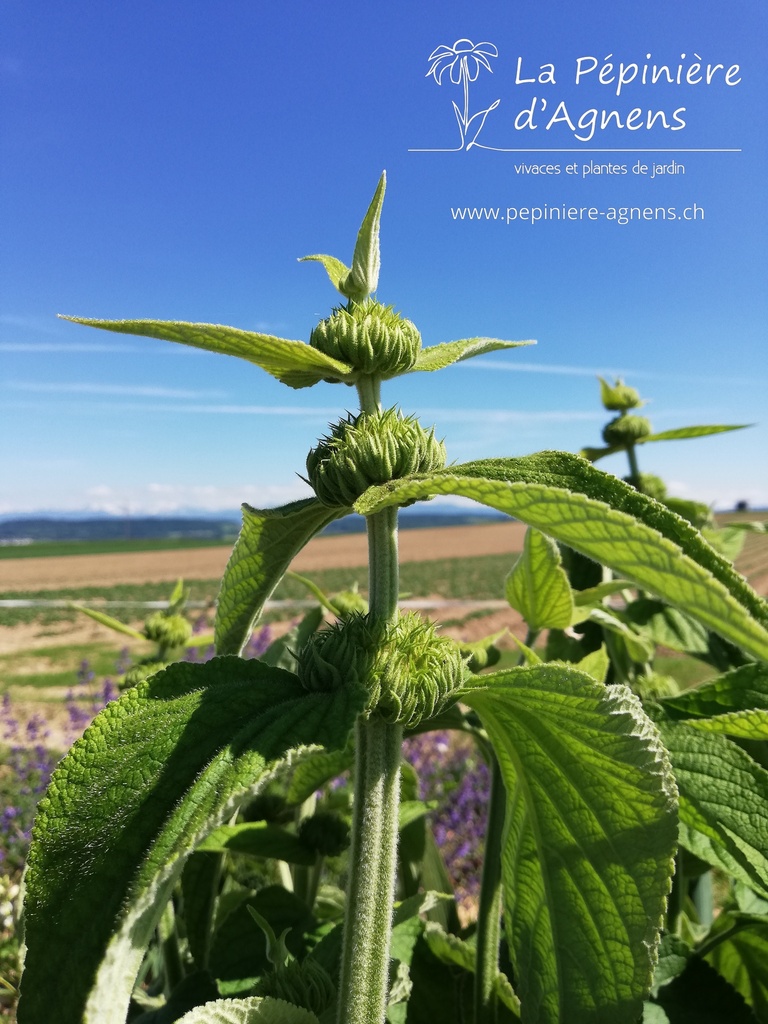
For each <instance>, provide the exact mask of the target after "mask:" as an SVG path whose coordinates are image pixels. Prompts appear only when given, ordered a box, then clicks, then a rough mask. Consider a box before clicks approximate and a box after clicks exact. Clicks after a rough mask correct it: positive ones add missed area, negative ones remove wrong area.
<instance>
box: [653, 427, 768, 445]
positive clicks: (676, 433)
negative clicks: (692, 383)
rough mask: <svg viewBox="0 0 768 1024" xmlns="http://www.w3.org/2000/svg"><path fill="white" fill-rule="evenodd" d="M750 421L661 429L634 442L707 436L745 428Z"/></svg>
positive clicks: (681, 439)
mask: <svg viewBox="0 0 768 1024" xmlns="http://www.w3.org/2000/svg"><path fill="white" fill-rule="evenodd" d="M751 426H752V424H751V423H734V424H729V425H727V426H726V425H721V424H718V425H717V426H714V425H713V426H702V427H677V428H675V429H674V430H662V431H661V432H660V433H658V434H648V435H647V436H646V437H639V438H638V439H637V441H636V442H635V443H636V444H648V442H649V441H685V440H686V439H687V438H689V437H708V436H709V435H710V434H724V433H725V432H726V431H728V430H746V428H747V427H751Z"/></svg>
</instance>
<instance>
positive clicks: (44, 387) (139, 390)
mask: <svg viewBox="0 0 768 1024" xmlns="http://www.w3.org/2000/svg"><path fill="white" fill-rule="evenodd" d="M4 386H5V387H7V388H8V389H9V390H11V391H29V392H35V393H44V394H62V395H66V394H78V395H126V396H129V397H135V398H141V397H146V398H223V397H226V391H197V390H189V389H184V388H163V387H157V386H155V385H141V384H90V383H66V384H65V383H38V382H37V381H8V383H7V384H5V385H4Z"/></svg>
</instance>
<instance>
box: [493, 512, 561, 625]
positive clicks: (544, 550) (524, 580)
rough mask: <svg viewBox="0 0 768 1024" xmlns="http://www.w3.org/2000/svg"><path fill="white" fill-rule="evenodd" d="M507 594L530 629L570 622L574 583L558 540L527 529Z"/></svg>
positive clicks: (511, 603) (513, 606)
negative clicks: (564, 562) (567, 571)
mask: <svg viewBox="0 0 768 1024" xmlns="http://www.w3.org/2000/svg"><path fill="white" fill-rule="evenodd" d="M506 596H507V601H509V603H510V605H511V606H512V608H514V609H515V611H518V612H520V614H521V615H522V616H523V618H524V619H525V621H526V622H527V624H528V626H529V628H530V629H533V630H537V631H538V630H541V629H565V628H566V627H567V626H570V624H571V622H572V620H573V595H572V593H571V585H570V583H569V582H568V576H567V575H566V572H565V570H564V569H563V564H562V558H561V557H560V551H559V549H558V547H557V544H555V542H554V541H553V540H551V538H549V537H547V536H546V534H543V533H541V532H540V531H539V530H531V529H528V530H526V532H525V540H524V541H523V550H522V553H521V555H520V557H519V558H518V559H517V561H516V562H515V564H514V566H513V567H512V571H511V572H510V574H509V576H507V584H506Z"/></svg>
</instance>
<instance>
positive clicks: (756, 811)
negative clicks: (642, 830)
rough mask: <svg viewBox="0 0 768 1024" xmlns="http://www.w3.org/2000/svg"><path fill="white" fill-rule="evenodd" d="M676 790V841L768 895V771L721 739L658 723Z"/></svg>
mask: <svg viewBox="0 0 768 1024" xmlns="http://www.w3.org/2000/svg"><path fill="white" fill-rule="evenodd" d="M660 728H661V735H662V738H663V740H664V743H665V745H666V747H667V750H668V751H669V756H670V758H671V760H672V765H673V767H674V770H675V778H676V779H677V785H678V788H679V790H680V842H681V843H682V844H683V845H684V846H685V847H686V848H687V849H689V850H690V851H691V852H692V853H695V854H696V856H697V857H699V858H701V860H704V861H706V862H707V863H708V864H712V865H713V866H715V867H719V868H722V869H723V870H724V871H726V872H727V873H728V874H731V875H733V876H734V877H735V878H737V879H739V880H740V881H742V882H745V883H746V884H747V885H748V886H750V887H751V888H752V889H754V890H755V891H756V892H758V893H759V894H760V895H761V896H764V897H765V896H766V895H768V771H766V770H765V769H764V768H762V767H761V766H760V765H759V764H757V763H756V762H755V761H753V760H752V758H751V757H750V756H749V754H747V753H746V752H745V751H744V750H742V749H741V747H739V746H737V745H736V744H735V743H733V742H731V740H729V739H726V738H725V737H724V736H718V735H714V734H712V733H704V732H702V731H701V730H699V729H693V728H691V727H690V726H689V725H687V724H686V723H677V722H674V723H673V722H663V723H661V726H660Z"/></svg>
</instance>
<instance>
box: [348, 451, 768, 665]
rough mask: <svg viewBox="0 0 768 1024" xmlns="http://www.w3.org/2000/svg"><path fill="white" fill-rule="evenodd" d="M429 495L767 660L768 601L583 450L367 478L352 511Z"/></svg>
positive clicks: (681, 524) (676, 520)
mask: <svg viewBox="0 0 768 1024" xmlns="http://www.w3.org/2000/svg"><path fill="white" fill-rule="evenodd" d="M436 494H458V495H462V496H464V497H467V498H473V499H474V500H475V501H478V502H480V503H481V504H483V505H489V506H490V507H491V508H495V509H498V510H499V511H501V512H506V513H507V514H508V515H511V516H515V517H517V518H518V519H521V520H522V521H523V522H524V523H527V524H528V525H529V526H534V527H536V529H538V530H541V531H542V532H543V533H546V534H548V535H549V536H550V537H554V538H555V539H556V540H559V541H562V542H563V543H565V544H568V545H569V546H570V547H572V548H575V549H576V550H577V551H579V552H581V553H582V554H584V555H586V556H587V557H588V558H592V559H594V560H595V561H598V562H601V563H603V564H604V565H607V566H610V567H611V568H612V569H614V570H615V571H616V572H618V573H620V574H621V575H623V576H626V577H627V578H628V579H630V580H633V582H634V583H636V584H637V585H639V586H641V587H643V588H644V589H646V590H648V591H650V592H652V593H654V594H656V595H657V596H659V597H661V598H663V599H664V600H666V601H669V602H670V604H674V605H676V606H677V607H679V608H681V609H682V610H683V611H686V612H688V614H690V615H692V616H693V617H694V618H696V619H698V621H700V622H703V623H704V624H705V625H706V626H708V627H709V628H710V629H712V630H714V631H715V632H716V633H719V634H720V635H721V636H724V637H725V638H726V639H729V640H732V641H733V642H734V643H736V644H738V645H740V646H741V647H742V648H743V649H744V650H745V651H748V652H749V653H751V654H753V655H754V656H755V657H757V658H762V659H764V660H768V629H767V628H766V626H768V604H766V602H765V601H764V600H763V599H762V598H760V597H758V595H757V594H755V592H754V591H753V590H751V589H750V587H749V586H748V585H747V583H746V581H745V580H744V579H743V577H742V576H740V575H739V574H738V573H737V572H736V571H735V570H734V568H733V566H732V565H730V563H729V562H727V561H726V560H725V559H724V558H722V557H721V556H720V555H718V554H717V553H716V552H715V551H713V550H712V548H711V547H709V545H708V544H707V543H706V542H705V541H704V540H703V539H702V537H701V535H700V534H699V533H698V531H696V530H694V528H693V527H692V526H691V525H690V523H686V522H685V520H683V519H680V517H679V516H676V515H674V513H672V512H670V511H669V510H668V509H665V508H664V507H663V506H661V505H659V503H658V502H655V501H653V500H652V499H650V498H648V497H646V496H645V495H644V494H640V493H639V492H638V491H636V490H635V489H634V488H632V487H630V486H629V485H628V484H625V483H623V481H621V480H618V479H617V478H616V477H612V476H609V475H608V474H606V473H601V472H600V470H597V469H595V468H594V467H593V466H591V465H590V464H589V463H588V462H586V461H585V460H584V459H581V458H579V457H578V456H576V455H570V454H568V453H565V452H541V453H539V454H538V455H531V456H528V457H527V458H521V459H488V460H486V461H482V462H472V463H467V464H465V465H463V466H452V467H450V468H448V469H445V470H442V471H441V472H437V473H432V474H429V475H424V476H412V477H406V478H405V479H402V480H393V481H391V482H390V483H388V484H384V485H382V486H379V487H371V488H369V489H368V490H367V491H366V492H365V493H364V494H363V495H362V496H361V497H360V498H359V499H358V500H357V502H355V511H357V512H360V513H361V514H362V515H371V514H372V513H374V512H378V511H380V510H381V509H382V508H386V507H388V506H390V505H402V504H404V503H405V502H406V501H411V500H414V499H415V500H419V499H424V498H427V497H430V496H433V495H436Z"/></svg>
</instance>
